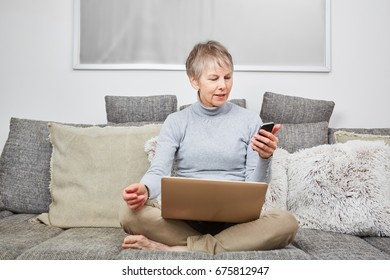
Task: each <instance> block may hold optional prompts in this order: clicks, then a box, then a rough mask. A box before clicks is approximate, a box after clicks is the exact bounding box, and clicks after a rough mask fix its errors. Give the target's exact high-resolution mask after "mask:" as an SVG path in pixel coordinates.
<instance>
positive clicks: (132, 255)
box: [117, 250, 213, 260]
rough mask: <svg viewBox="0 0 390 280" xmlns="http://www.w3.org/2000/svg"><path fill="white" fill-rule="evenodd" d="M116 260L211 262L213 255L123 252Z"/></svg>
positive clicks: (199, 253)
mask: <svg viewBox="0 0 390 280" xmlns="http://www.w3.org/2000/svg"><path fill="white" fill-rule="evenodd" d="M117 259H118V260H212V259H213V255H210V254H207V253H202V252H164V251H140V250H123V251H122V252H121V253H120V254H119V255H118V256H117Z"/></svg>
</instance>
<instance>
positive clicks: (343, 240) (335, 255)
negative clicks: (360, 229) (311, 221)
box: [292, 229, 390, 260]
mask: <svg viewBox="0 0 390 280" xmlns="http://www.w3.org/2000/svg"><path fill="white" fill-rule="evenodd" d="M292 244H293V245H294V246H296V247H297V248H299V249H301V250H302V251H304V252H306V253H307V254H309V255H311V256H312V258H313V259H318V260H388V259H390V255H389V254H386V253H385V252H381V251H380V250H379V249H377V248H375V247H373V246H371V245H370V244H369V243H367V242H365V241H364V240H363V239H362V238H360V237H357V236H353V235H348V234H340V233H335V232H326V231H321V230H314V229H300V230H299V231H298V233H297V235H296V236H295V239H294V241H293V243H292Z"/></svg>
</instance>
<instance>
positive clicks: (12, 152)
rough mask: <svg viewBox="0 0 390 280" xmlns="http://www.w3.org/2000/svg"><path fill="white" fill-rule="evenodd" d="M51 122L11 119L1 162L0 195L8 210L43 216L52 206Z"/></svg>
mask: <svg viewBox="0 0 390 280" xmlns="http://www.w3.org/2000/svg"><path fill="white" fill-rule="evenodd" d="M48 136H49V131H48V129H47V122H45V121H36V120H27V119H18V118H11V120H10V131H9V136H8V139H7V141H6V143H5V145H4V149H3V152H2V155H1V159H0V193H1V195H2V199H3V203H4V209H7V210H9V211H12V212H16V213H42V212H45V211H47V210H48V207H49V203H50V193H49V182H50V168H49V166H50V157H51V145H50V142H49V139H48Z"/></svg>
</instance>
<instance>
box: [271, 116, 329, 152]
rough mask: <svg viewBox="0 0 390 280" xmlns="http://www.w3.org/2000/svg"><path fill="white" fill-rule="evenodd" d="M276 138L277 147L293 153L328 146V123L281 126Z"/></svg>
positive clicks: (287, 124)
mask: <svg viewBox="0 0 390 280" xmlns="http://www.w3.org/2000/svg"><path fill="white" fill-rule="evenodd" d="M276 136H277V137H278V138H279V144H278V147H280V148H283V149H285V150H287V151H288V152H290V153H294V152H296V151H298V150H301V149H307V148H312V147H315V146H319V145H323V144H328V123H327V122H318V123H299V124H295V123H294V124H290V123H286V124H282V127H281V129H280V130H279V131H278V133H277V134H276Z"/></svg>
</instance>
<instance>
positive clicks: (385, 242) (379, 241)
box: [364, 237, 390, 255]
mask: <svg viewBox="0 0 390 280" xmlns="http://www.w3.org/2000/svg"><path fill="white" fill-rule="evenodd" d="M364 241H366V242H367V243H369V244H370V245H372V246H374V247H375V248H377V249H379V250H381V251H383V252H384V253H386V254H389V255H390V237H366V238H364Z"/></svg>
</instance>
